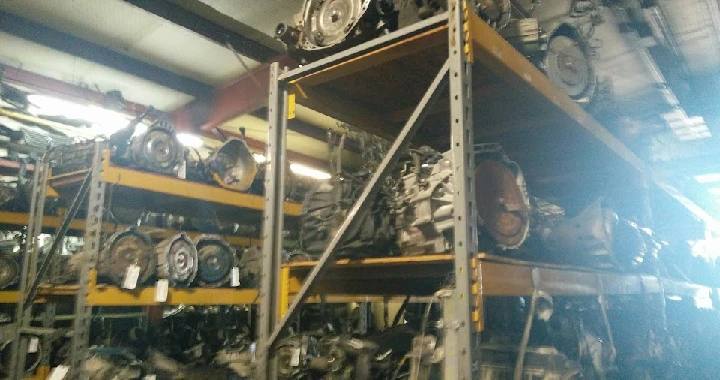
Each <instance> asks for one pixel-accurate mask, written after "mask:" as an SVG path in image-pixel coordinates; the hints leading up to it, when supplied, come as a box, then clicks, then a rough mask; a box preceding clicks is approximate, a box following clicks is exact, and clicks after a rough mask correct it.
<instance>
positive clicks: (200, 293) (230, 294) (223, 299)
mask: <svg viewBox="0 0 720 380" xmlns="http://www.w3.org/2000/svg"><path fill="white" fill-rule="evenodd" d="M96 278H97V275H96V274H95V273H91V274H90V283H89V284H88V294H87V297H86V299H87V303H88V305H89V306H154V305H159V306H176V305H193V306H204V305H243V304H253V303H256V302H257V296H258V291H257V290H255V289H243V288H169V289H168V294H167V300H166V301H165V302H158V301H156V300H155V292H156V289H155V287H154V286H148V287H141V288H137V289H133V290H128V289H120V288H119V287H117V286H114V285H106V284H98V283H97V282H96ZM79 289H80V286H78V285H50V284H46V285H41V286H40V289H39V291H38V297H37V298H36V301H35V302H36V303H44V302H46V301H47V299H48V298H49V297H63V296H75V295H77V294H78V291H79ZM19 299H20V292H19V291H17V290H5V291H0V304H13V303H17V302H18V300H19Z"/></svg>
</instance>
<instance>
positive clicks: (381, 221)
mask: <svg viewBox="0 0 720 380" xmlns="http://www.w3.org/2000/svg"><path fill="white" fill-rule="evenodd" d="M366 180H367V175H365V174H356V175H347V176H345V177H342V178H336V179H334V180H333V181H332V182H321V183H318V184H317V185H316V186H315V187H314V188H313V189H312V190H310V191H309V192H308V193H307V195H306V196H305V200H303V203H302V215H301V216H300V224H301V226H300V246H301V249H302V251H303V252H305V253H307V254H308V255H310V256H312V257H317V256H319V255H321V254H322V253H323V251H324V250H325V247H327V245H328V243H329V242H330V240H331V239H332V237H333V235H334V233H335V231H336V230H337V228H338V227H340V224H341V223H342V221H343V219H344V218H345V215H346V214H347V212H348V211H349V210H350V208H352V205H353V204H354V203H355V200H356V199H357V197H358V196H359V195H360V192H361V191H362V189H363V185H364V183H365V181H366ZM388 198H389V197H388V195H387V192H386V191H385V190H384V189H381V190H380V191H379V192H378V194H377V196H376V197H375V199H374V200H373V203H372V207H371V208H370V211H369V212H367V213H365V214H358V215H356V218H355V220H354V222H353V224H351V226H350V228H349V229H348V232H347V234H346V235H345V236H346V238H345V239H343V241H342V242H340V244H339V245H338V249H337V252H338V255H339V256H382V255H387V254H389V253H390V249H391V239H392V236H393V235H392V234H393V228H392V224H391V220H390V216H389V215H388V212H387V210H388V207H389V205H388Z"/></svg>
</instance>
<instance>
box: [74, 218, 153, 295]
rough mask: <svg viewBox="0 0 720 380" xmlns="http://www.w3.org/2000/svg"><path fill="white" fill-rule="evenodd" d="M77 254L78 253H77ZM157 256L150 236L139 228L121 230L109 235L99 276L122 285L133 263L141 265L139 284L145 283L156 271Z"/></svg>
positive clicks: (100, 264) (99, 265) (99, 263)
mask: <svg viewBox="0 0 720 380" xmlns="http://www.w3.org/2000/svg"><path fill="white" fill-rule="evenodd" d="M75 256H77V255H75ZM156 262H157V261H156V257H155V254H154V252H153V243H152V240H151V239H150V237H149V236H148V235H146V234H144V233H142V232H140V231H139V230H138V229H137V228H134V227H131V228H128V229H125V230H120V231H117V232H115V233H114V234H112V235H111V236H110V237H108V239H107V241H106V242H105V245H104V248H103V250H102V251H101V252H100V257H99V262H98V276H100V277H101V278H103V279H106V280H109V281H110V282H111V283H112V284H115V285H118V286H122V285H123V282H124V281H125V275H126V273H127V272H128V268H129V267H130V266H131V265H136V266H138V267H140V274H139V276H138V279H137V284H138V285H142V284H145V283H146V282H147V281H148V280H149V279H150V277H151V276H152V275H153V273H154V272H155V266H156Z"/></svg>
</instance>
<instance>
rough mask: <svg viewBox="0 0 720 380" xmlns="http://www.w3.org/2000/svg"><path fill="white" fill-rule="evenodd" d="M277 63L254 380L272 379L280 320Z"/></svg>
mask: <svg viewBox="0 0 720 380" xmlns="http://www.w3.org/2000/svg"><path fill="white" fill-rule="evenodd" d="M279 76H280V64H279V63H277V62H275V63H273V64H272V65H271V66H270V89H269V90H270V94H269V102H268V118H269V120H268V122H269V123H268V140H267V141H268V143H267V147H266V151H265V154H266V156H267V164H266V165H267V166H266V169H265V208H264V210H265V211H264V218H263V219H264V220H263V230H262V231H263V266H262V277H261V284H260V307H259V315H258V330H257V337H258V346H257V348H258V349H257V353H256V360H257V366H256V378H257V379H275V378H276V376H274V375H273V371H274V370H275V366H274V365H271V363H272V360H271V358H272V357H273V356H274V355H273V354H272V351H271V349H272V347H271V344H270V343H271V342H270V341H269V338H270V335H271V334H272V332H273V327H274V326H275V322H276V321H277V320H278V319H279V317H280V315H278V303H279V300H280V294H279V293H280V265H281V264H282V259H281V255H282V246H283V234H282V232H283V223H284V220H283V201H284V199H283V198H284V194H285V170H286V159H285V154H286V148H287V147H286V144H287V112H288V91H287V87H286V85H285V84H284V83H280V82H279V80H278V77H279Z"/></svg>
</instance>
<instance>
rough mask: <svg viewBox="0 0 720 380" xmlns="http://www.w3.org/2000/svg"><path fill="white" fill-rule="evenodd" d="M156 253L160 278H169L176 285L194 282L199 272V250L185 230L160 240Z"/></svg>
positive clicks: (171, 283) (172, 284) (183, 285)
mask: <svg viewBox="0 0 720 380" xmlns="http://www.w3.org/2000/svg"><path fill="white" fill-rule="evenodd" d="M155 253H156V255H157V275H158V277H159V278H164V279H167V280H168V281H169V283H170V285H171V286H174V287H186V286H189V285H190V284H192V282H193V280H194V279H195V276H196V275H197V272H198V251H197V249H195V244H193V242H192V240H190V238H189V237H188V236H187V235H186V234H185V233H184V232H181V233H179V234H177V235H175V236H173V237H170V238H168V239H165V240H163V241H162V242H160V244H158V245H157V246H156V247H155Z"/></svg>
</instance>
